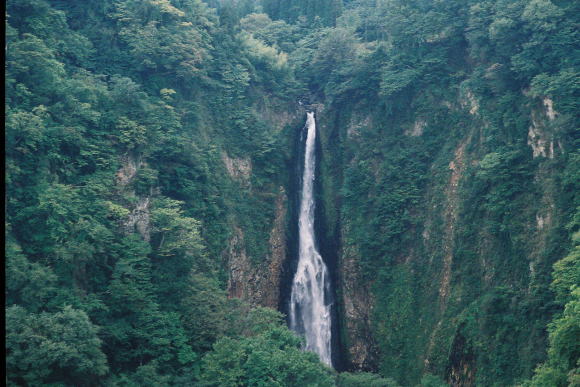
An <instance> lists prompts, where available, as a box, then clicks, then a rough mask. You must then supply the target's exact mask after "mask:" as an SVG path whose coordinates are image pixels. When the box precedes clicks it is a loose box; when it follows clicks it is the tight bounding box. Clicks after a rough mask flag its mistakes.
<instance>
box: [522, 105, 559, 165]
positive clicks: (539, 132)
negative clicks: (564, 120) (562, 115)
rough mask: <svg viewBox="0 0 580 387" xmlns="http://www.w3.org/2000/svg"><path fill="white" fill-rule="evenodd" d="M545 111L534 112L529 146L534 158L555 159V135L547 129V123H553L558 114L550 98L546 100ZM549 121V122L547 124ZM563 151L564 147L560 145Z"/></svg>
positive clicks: (534, 110)
mask: <svg viewBox="0 0 580 387" xmlns="http://www.w3.org/2000/svg"><path fill="white" fill-rule="evenodd" d="M542 103H543V106H544V107H545V109H541V110H540V109H533V110H532V124H531V125H530V127H529V129H528V145H529V146H530V147H532V153H533V157H534V158H536V157H540V156H542V157H547V158H550V159H553V158H554V151H555V149H554V142H555V141H554V133H553V132H552V131H551V130H549V129H548V128H547V125H546V123H549V122H551V121H553V120H554V119H555V118H556V116H557V115H558V113H557V112H556V111H555V110H554V103H553V101H552V100H551V99H550V98H547V97H546V98H544V99H543V101H542ZM546 121H547V122H546ZM558 147H559V148H560V150H562V149H561V148H562V145H561V144H560V143H558Z"/></svg>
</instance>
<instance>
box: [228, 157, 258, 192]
mask: <svg viewBox="0 0 580 387" xmlns="http://www.w3.org/2000/svg"><path fill="white" fill-rule="evenodd" d="M222 161H223V162H224V165H225V167H226V170H227V171H228V174H229V175H230V177H231V178H232V179H234V180H237V181H238V182H240V183H242V184H243V185H246V186H248V185H250V176H251V174H252V161H251V160H250V159H249V158H243V159H242V158H232V157H229V156H228V154H227V153H226V152H222Z"/></svg>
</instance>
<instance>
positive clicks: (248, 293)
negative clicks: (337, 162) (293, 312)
mask: <svg viewBox="0 0 580 387" xmlns="http://www.w3.org/2000/svg"><path fill="white" fill-rule="evenodd" d="M286 202H287V198H286V192H285V191H284V189H283V188H282V187H280V192H279V194H278V197H277V199H276V217H275V219H274V224H273V226H272V230H271V231H270V239H269V244H270V253H269V254H268V255H267V256H266V258H265V262H261V263H259V264H256V263H253V262H252V261H251V259H250V257H248V254H247V253H246V249H245V241H244V232H243V230H242V229H240V228H239V227H237V226H236V227H234V235H233V236H232V238H231V239H230V241H229V244H228V247H227V249H226V251H225V252H224V254H225V256H226V259H227V261H228V266H229V272H230V277H229V280H228V295H229V297H236V298H241V299H244V300H246V301H248V302H250V303H251V304H253V305H261V306H267V307H271V308H278V302H279V299H280V280H281V270H282V264H283V263H284V261H285V260H286V233H285V222H286Z"/></svg>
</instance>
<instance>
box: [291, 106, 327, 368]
mask: <svg viewBox="0 0 580 387" xmlns="http://www.w3.org/2000/svg"><path fill="white" fill-rule="evenodd" d="M306 126H307V130H308V135H307V137H306V148H305V152H304V174H303V175H302V196H301V199H300V217H299V219H298V234H299V251H298V254H299V255H298V269H297V270H296V275H295V276H294V281H293V282H292V293H291V295H290V328H291V329H292V330H294V331H295V332H297V333H299V334H301V335H303V336H304V338H305V339H306V350H308V351H313V352H315V353H317V354H318V355H319V356H320V360H322V361H323V362H324V363H326V364H328V365H329V366H332V358H331V344H330V336H331V312H330V301H329V300H330V299H331V297H330V282H329V274H328V268H327V267H326V264H325V263H324V261H323V260H322V257H321V256H320V253H319V252H318V251H317V250H316V242H315V241H316V238H315V234H314V204H315V203H314V195H313V194H314V192H313V191H314V171H315V167H316V155H315V153H314V145H315V140H316V122H315V120H314V113H308V118H307V120H306Z"/></svg>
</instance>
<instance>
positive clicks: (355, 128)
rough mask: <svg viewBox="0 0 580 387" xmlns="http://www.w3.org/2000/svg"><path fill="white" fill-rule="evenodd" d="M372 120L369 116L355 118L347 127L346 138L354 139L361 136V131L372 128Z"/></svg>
mask: <svg viewBox="0 0 580 387" xmlns="http://www.w3.org/2000/svg"><path fill="white" fill-rule="evenodd" d="M370 122H371V119H370V117H369V116H365V117H353V118H351V120H350V122H349V124H348V126H347V127H346V136H347V138H348V139H353V138H355V137H358V136H359V135H360V129H362V128H365V127H368V126H370Z"/></svg>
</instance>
